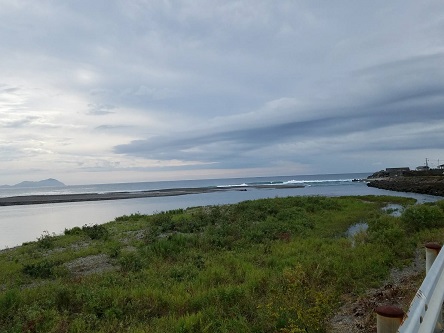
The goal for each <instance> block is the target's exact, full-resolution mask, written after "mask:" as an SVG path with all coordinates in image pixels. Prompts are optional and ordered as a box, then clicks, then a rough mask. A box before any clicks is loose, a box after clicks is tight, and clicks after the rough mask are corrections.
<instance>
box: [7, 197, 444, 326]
mask: <svg viewBox="0 0 444 333" xmlns="http://www.w3.org/2000/svg"><path fill="white" fill-rule="evenodd" d="M388 203H397V204H400V205H402V206H404V207H406V209H405V211H404V212H403V214H402V215H401V216H400V217H394V216H392V215H390V211H384V210H382V209H381V208H382V207H384V206H386V205H387V204H388ZM413 204H414V200H412V199H408V198H395V197H373V196H366V197H341V198H328V197H288V198H275V199H263V200H255V201H247V202H241V203H239V204H235V205H224V206H211V207H194V208H189V209H187V210H182V209H181V210H174V211H169V212H161V213H158V214H154V215H150V216H146V215H139V214H134V215H130V216H123V217H119V218H116V219H115V221H112V222H110V223H107V224H105V225H85V226H83V227H75V228H73V229H70V230H65V234H64V235H60V236H55V235H49V234H47V233H46V234H45V233H44V234H43V235H42V236H41V237H39V239H38V240H37V241H35V242H31V243H27V244H24V245H23V246H21V247H17V248H14V249H9V250H5V251H2V252H0V332H5V333H6V332H45V333H47V332H82V333H84V332H325V331H326V330H327V329H328V320H329V318H331V317H332V315H333V314H334V313H335V311H336V310H337V309H338V308H339V307H340V306H341V299H343V298H341V296H342V295H344V294H352V295H361V294H362V293H364V292H365V291H366V290H367V289H368V288H371V287H377V286H378V285H380V284H381V283H382V281H383V280H384V279H385V278H386V277H387V275H388V274H389V272H390V269H392V268H393V267H401V266H403V265H406V264H409V263H410V262H411V260H412V258H413V257H414V252H415V249H416V248H417V247H419V246H421V245H422V244H423V243H424V242H426V241H439V242H442V239H443V236H444V229H443V226H444V201H441V202H438V203H435V204H425V205H415V206H413ZM358 223H364V224H366V225H368V229H367V230H363V231H361V232H358V233H357V234H355V235H353V236H350V235H349V234H347V230H348V228H349V227H350V226H353V225H356V224H358Z"/></svg>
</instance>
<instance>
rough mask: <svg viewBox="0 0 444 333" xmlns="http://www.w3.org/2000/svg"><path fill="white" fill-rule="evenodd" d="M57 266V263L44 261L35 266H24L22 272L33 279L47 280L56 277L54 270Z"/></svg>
mask: <svg viewBox="0 0 444 333" xmlns="http://www.w3.org/2000/svg"><path fill="white" fill-rule="evenodd" d="M57 265H58V263H57V262H54V261H48V260H42V261H40V262H37V263H35V264H28V265H25V266H23V269H22V272H23V273H25V274H26V275H29V276H30V277H33V278H42V279H45V278H50V277H53V276H54V273H55V270H54V268H55V266H57Z"/></svg>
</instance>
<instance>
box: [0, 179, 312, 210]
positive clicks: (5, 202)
mask: <svg viewBox="0 0 444 333" xmlns="http://www.w3.org/2000/svg"><path fill="white" fill-rule="evenodd" d="M302 187H304V186H303V185H295V184H288V185H250V186H245V187H243V186H242V187H241V186H236V187H196V188H173V189H159V190H148V191H136V192H108V193H79V194H49V195H23V196H13V197H4V198H0V206H16V205H36V204H49V203H63V202H81V201H102V200H121V199H137V198H149V197H165V196H178V195H187V194H202V193H213V192H226V191H247V190H248V189H253V188H256V189H288V188H302Z"/></svg>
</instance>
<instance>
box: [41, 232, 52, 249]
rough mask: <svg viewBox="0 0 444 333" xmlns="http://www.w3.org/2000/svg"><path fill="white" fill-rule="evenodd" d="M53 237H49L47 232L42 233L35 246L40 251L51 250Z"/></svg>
mask: <svg viewBox="0 0 444 333" xmlns="http://www.w3.org/2000/svg"><path fill="white" fill-rule="evenodd" d="M54 238H55V236H54V235H52V236H51V235H50V234H49V232H48V231H44V232H43V234H42V235H41V236H40V237H39V238H37V245H38V246H39V247H41V248H42V249H52V248H53V247H54Z"/></svg>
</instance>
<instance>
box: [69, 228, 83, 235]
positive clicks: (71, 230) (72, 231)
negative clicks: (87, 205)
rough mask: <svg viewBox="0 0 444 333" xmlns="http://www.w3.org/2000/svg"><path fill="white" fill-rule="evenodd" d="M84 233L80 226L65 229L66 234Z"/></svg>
mask: <svg viewBox="0 0 444 333" xmlns="http://www.w3.org/2000/svg"><path fill="white" fill-rule="evenodd" d="M82 233H83V231H82V229H81V228H80V227H74V228H72V229H65V232H64V234H65V235H81V234H82Z"/></svg>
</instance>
